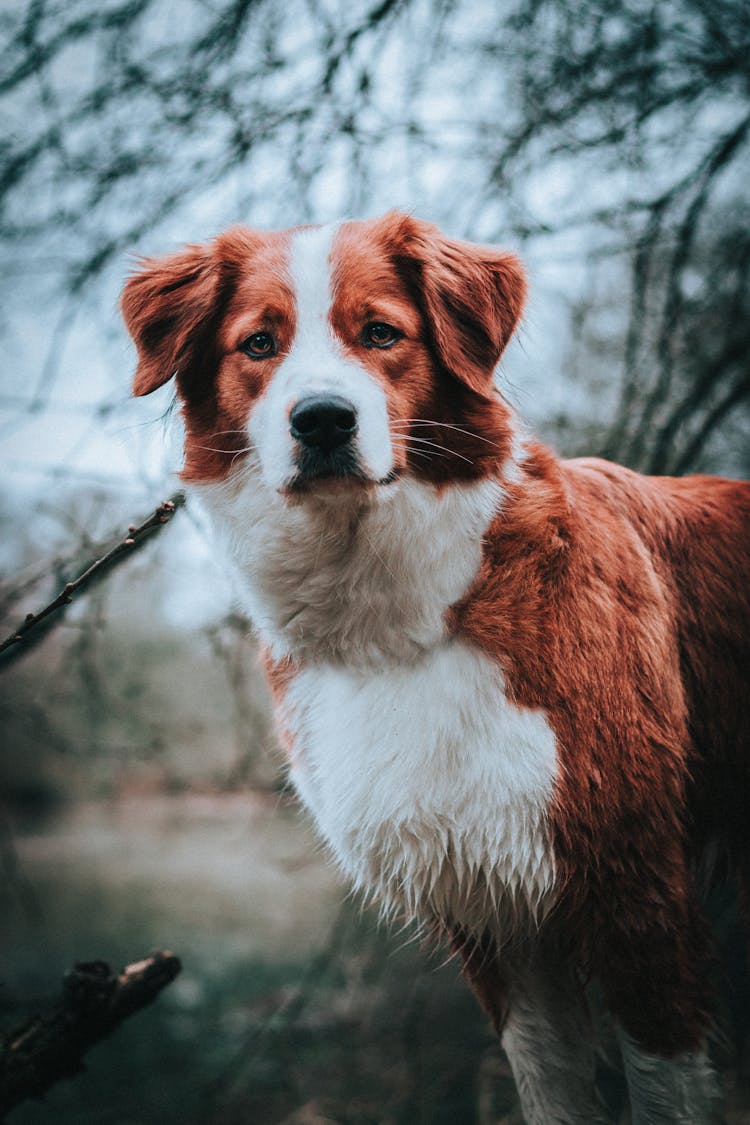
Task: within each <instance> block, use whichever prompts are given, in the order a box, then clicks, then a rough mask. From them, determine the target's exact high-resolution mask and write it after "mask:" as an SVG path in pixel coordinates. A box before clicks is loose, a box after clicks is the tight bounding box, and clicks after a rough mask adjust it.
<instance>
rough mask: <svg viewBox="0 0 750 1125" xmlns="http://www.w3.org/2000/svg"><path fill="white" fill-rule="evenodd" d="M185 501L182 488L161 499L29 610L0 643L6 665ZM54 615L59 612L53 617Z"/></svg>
mask: <svg viewBox="0 0 750 1125" xmlns="http://www.w3.org/2000/svg"><path fill="white" fill-rule="evenodd" d="M184 503H185V494H184V493H183V492H176V493H175V494H174V495H173V496H172V497H171V498H170V499H169V500H164V501H162V503H161V504H160V505H159V506H158V508H157V509H156V511H154V512H152V514H151V515H150V516H149V517H148V518H147V519H146V520H144V521H143V522H142V523H141V524H138V525H136V524H131V525H130V527H129V528H128V531H127V535H126V536H125V537H124V538H122V539H120V540H119V542H117V543H116V544H115V546H113V547H110V548H109V550H107V551H106V553H103V554H101V555H100V557H98V558H96V559H95V561H94V562H92V563H90V564H89V566H87V567H86V568H85V570H83V572H82V573H81V574H79V575H78V577H77V578H74V579H72V580H71V581H69V582H66V583H65V585H64V587H63V589H62V590H61V591H60V593H59V594H58V595H57V597H56V598H53V600H52V601H51V602H49V603H48V604H47V605H46V606H44V608H43V609H40V610H38V611H37V612H36V613H27V614H26V617H25V618H24V620H23V621H22V622H21V624H20V625H19V626H18V628H17V629H15V630H14V631H13V632H12V633H11V634H10V635H9V636H8V637H6V638H5V640H4V641H3V642H2V643H1V644H0V653H6V654H8V655H6V656H5V657H4V660H3V664H4V666H6V667H7V665H8V664H9V663H10V660H11V659H12V658H13V656H14V655H17V654H19V653H21V652H27V651H28V650H29V647H30V644H29V642H28V641H27V637H28V635H29V634H30V633H31V632H32V630H35V634H34V638H33V640H34V639H36V638H41V636H42V635H46V632H47V631H48V629H49V628H50V627H51V626H52V625H54V624H56V623H57V621H59V619H60V615H61V614H62V613H64V612H65V610H66V609H67V607H68V606H69V605H70V603H71V602H72V601H73V599H74V597H75V596H76V595H77V594H80V593H81V592H82V591H84V590H85V589H87V587H89V586H91V585H92V584H93V583H94V582H97V581H99V580H100V579H102V578H104V577H105V576H106V575H108V574H109V573H110V572H111V571H112V570H113V569H114V568H115V567H116V566H119V565H120V563H121V562H122V561H123V560H124V558H125V557H127V556H132V554H133V552H134V551H136V550H138V549H139V548H140V547H141V546H142V545H143V543H144V542H145V541H146V540H147V539H149V538H151V537H152V536H153V535H154V533H155V532H157V531H159V530H160V529H161V528H162V527H163V526H164V525H165V524H167V523H169V521H170V519H171V518H172V516H173V514H174V513H175V511H176V510H177V509H178V508H180V507H182V505H183V504H184ZM110 542H111V541H110ZM53 615H56V616H54V618H53Z"/></svg>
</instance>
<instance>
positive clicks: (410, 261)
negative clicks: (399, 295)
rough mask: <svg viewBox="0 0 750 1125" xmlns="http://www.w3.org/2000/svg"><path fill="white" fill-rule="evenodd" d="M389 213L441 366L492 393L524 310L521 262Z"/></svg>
mask: <svg viewBox="0 0 750 1125" xmlns="http://www.w3.org/2000/svg"><path fill="white" fill-rule="evenodd" d="M386 219H387V220H388V221H390V222H391V223H393V224H394V225H395V224H397V225H398V233H397V235H396V243H397V245H399V251H398V255H397V256H398V259H399V265H400V266H401V267H402V269H404V271H405V272H406V273H407V275H408V274H409V273H411V275H412V278H413V282H414V293H415V297H416V299H417V300H418V301H419V302H420V303H421V305H422V308H423V312H424V314H425V318H426V320H427V323H428V325H429V329H430V332H431V334H432V342H433V345H434V347H435V350H436V352H437V353H438V355H439V357H440V359H441V361H442V363H443V365H444V366H445V367H446V368H447V369H448V371H450V372H451V373H452V374H453V375H455V376H456V377H457V378H458V379H460V380H461V381H462V382H464V383H466V384H467V385H468V386H469V387H471V389H472V390H474V391H476V392H477V393H478V394H482V395H488V394H490V393H491V391H492V386H493V372H494V369H495V366H496V364H497V362H498V360H499V359H500V356H501V355H502V353H503V351H504V349H505V346H506V344H507V343H508V341H509V340H510V338H511V336H512V335H513V331H514V329H515V327H516V324H517V323H518V319H519V317H520V315H521V312H522V310H523V305H524V300H525V297H526V277H525V275H524V271H523V266H522V265H521V263H520V262H519V261H518V259H517V258H516V257H514V256H513V254H509V253H507V252H505V251H502V250H499V249H497V248H496V247H494V246H478V245H476V244H474V243H472V242H461V241H459V240H457V239H451V238H446V237H445V236H444V235H443V234H441V232H440V231H439V230H438V229H437V227H435V226H433V225H432V224H431V223H425V222H422V221H420V220H416V219H412V218H411V217H410V216H408V215H394V214H391V215H389V216H386Z"/></svg>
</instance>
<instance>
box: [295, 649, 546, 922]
mask: <svg viewBox="0 0 750 1125" xmlns="http://www.w3.org/2000/svg"><path fill="white" fill-rule="evenodd" d="M285 724H287V725H288V727H289V728H290V731H291V733H292V734H293V737H294V741H295V746H296V748H297V754H296V757H295V761H294V763H293V767H292V777H293V780H294V784H295V786H296V788H297V790H298V791H299V793H300V795H301V796H302V798H303V800H304V801H305V803H306V804H307V805H308V806H309V808H310V809H311V810H312V812H313V814H314V816H315V819H316V821H317V823H318V826H319V828H320V831H321V832H322V834H323V836H324V837H325V839H326V841H327V843H328V844H329V846H330V848H331V849H332V851H333V854H334V856H335V858H336V860H337V861H338V863H339V864H340V865H341V867H342V868H343V870H344V871H345V872H346V874H347V875H348V876H349V877H350V878H351V879H352V880H353V881H354V883H355V884H356V885H357V886H358V887H360V888H362V889H363V890H364V891H365V892H366V893H368V894H371V895H372V896H373V897H376V898H377V899H379V900H380V902H381V904H382V905H383V906H384V907H385V909H386V910H388V911H392V912H394V913H399V914H404V913H405V914H406V915H408V916H410V917H415V918H418V919H421V920H427V921H429V920H432V919H436V918H437V919H439V920H440V921H442V922H445V923H447V924H451V923H454V924H460V925H461V926H463V927H464V928H465V929H470V930H475V931H478V932H481V931H482V930H484V929H485V927H487V926H488V925H490V926H492V925H493V923H494V922H495V921H496V920H497V921H498V922H499V923H500V925H502V924H503V923H502V919H503V917H504V916H505V915H507V913H508V912H509V911H510V912H512V913H518V912H519V911H524V912H528V911H530V912H531V913H532V914H533V913H535V912H538V911H539V910H540V909H543V908H544V905H545V900H546V899H547V898H548V895H549V892H550V891H551V889H552V884H553V880H554V869H553V862H552V855H551V850H550V845H549V841H548V836H547V830H546V810H547V807H548V804H549V800H550V797H551V795H552V785H553V779H554V775H555V744H554V736H553V733H552V731H551V729H550V727H549V725H548V723H547V721H546V719H545V718H544V716H543V714H542V713H541V712H534V711H529V710H522V709H520V708H518V707H515V706H514V705H512V704H510V703H509V702H508V701H507V700H506V698H505V695H504V693H503V681H502V675H501V672H500V669H499V668H498V666H497V664H496V663H495V662H494V661H492V660H490V659H488V658H487V657H485V656H484V655H483V654H481V653H480V652H478V651H477V650H474V649H472V648H470V647H469V646H467V645H465V644H463V643H462V642H459V641H455V640H453V641H448V642H446V643H444V644H442V645H440V646H439V647H437V648H436V649H434V650H433V651H432V652H431V653H430V654H429V655H426V656H425V657H423V658H422V659H421V660H419V661H418V662H415V663H412V664H410V665H408V666H403V667H393V668H391V669H388V670H383V671H380V672H372V671H369V672H368V671H364V670H360V671H357V670H347V669H343V668H340V667H335V666H332V665H328V666H318V667H313V668H308V669H306V670H304V671H302V672H301V673H300V674H299V675H298V676H296V677H295V679H294V681H293V683H292V685H291V688H290V690H289V694H288V700H287V708H286V709H285Z"/></svg>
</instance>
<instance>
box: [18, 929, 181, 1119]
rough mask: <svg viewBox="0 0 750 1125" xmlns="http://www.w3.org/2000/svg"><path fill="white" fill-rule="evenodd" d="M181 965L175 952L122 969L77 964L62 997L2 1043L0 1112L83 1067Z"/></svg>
mask: <svg viewBox="0 0 750 1125" xmlns="http://www.w3.org/2000/svg"><path fill="white" fill-rule="evenodd" d="M180 969H181V965H180V962H179V959H178V958H177V957H175V956H174V954H173V953H168V952H161V951H157V952H154V953H151V954H150V955H149V956H148V957H146V958H144V960H142V961H136V962H133V963H132V964H130V965H126V966H125V968H124V969H122V970H121V971H120V972H119V973H115V972H114V971H113V970H112V969H111V968H110V966H109V965H107V964H106V963H105V962H104V961H88V962H80V963H79V964H77V965H75V966H74V967H73V969H72V971H71V972H70V973H68V974H67V976H66V977H65V980H64V982H63V994H62V999H61V1000H60V1001H59V1002H58V1003H57V1004H55V1005H54V1007H53V1008H51V1009H50V1010H49V1011H47V1012H44V1013H43V1014H41V1015H38V1016H35V1017H34V1018H33V1019H32V1020H30V1021H29V1022H27V1023H25V1024H24V1025H23V1026H22V1027H19V1028H18V1029H17V1030H16V1031H14V1032H11V1034H10V1035H8V1036H6V1038H5V1040H4V1042H2V1044H0V1115H4V1114H6V1113H7V1112H8V1110H10V1109H12V1108H13V1106H16V1105H18V1104H19V1102H22V1101H25V1100H26V1099H27V1098H38V1097H40V1096H41V1095H42V1094H44V1093H46V1092H47V1090H49V1089H50V1087H52V1086H54V1085H55V1084H56V1083H57V1082H59V1081H61V1079H63V1078H72V1077H73V1076H74V1075H76V1074H78V1073H79V1072H80V1071H81V1070H83V1056H84V1054H85V1053H86V1051H88V1049H89V1048H90V1047H93V1045H94V1044H95V1043H98V1042H99V1040H100V1039H104V1038H105V1037H106V1036H108V1035H110V1034H111V1033H112V1032H113V1031H114V1030H115V1028H116V1027H118V1026H119V1024H121V1023H122V1021H123V1020H125V1019H127V1018H128V1016H132V1015H134V1013H135V1012H138V1011H140V1009H141V1008H145V1007H146V1005H147V1004H150V1003H151V1002H152V1001H153V1000H155V999H156V997H157V996H158V994H159V993H160V992H161V990H162V989H163V988H164V987H165V986H166V985H168V984H171V982H172V981H173V980H174V979H175V977H176V976H177V974H178V973H179V972H180Z"/></svg>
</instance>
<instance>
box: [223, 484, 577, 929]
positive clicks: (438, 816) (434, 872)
mask: <svg viewBox="0 0 750 1125" xmlns="http://www.w3.org/2000/svg"><path fill="white" fill-rule="evenodd" d="M201 491H202V492H203V494H204V498H205V500H206V502H207V507H208V509H209V511H210V512H211V514H212V516H213V518H214V525H215V527H216V529H217V531H218V532H219V534H220V535H221V537H222V538H224V539H225V541H226V543H227V546H228V548H229V552H230V555H231V556H232V557H233V558H234V561H235V563H236V564H237V566H238V569H239V572H240V575H241V579H242V583H243V589H244V596H245V599H246V604H247V607H248V609H249V611H250V613H251V616H252V618H253V621H254V623H255V626H256V628H257V629H258V632H259V633H260V634H261V636H262V637H263V639H264V641H265V642H266V644H267V645H268V646H269V647H270V649H271V651H272V652H273V654H274V655H275V656H276V657H283V656H286V655H291V656H292V657H294V659H295V661H296V662H297V663H298V664H300V665H301V670H300V671H298V672H297V673H296V674H295V675H294V677H293V679H292V681H291V684H290V686H289V688H288V691H287V695H286V703H285V708H284V711H285V713H284V715H283V726H284V728H285V730H286V731H287V732H288V733H289V734H291V735H292V738H293V742H294V747H295V760H294V762H293V768H292V776H293V780H294V783H295V786H296V788H297V789H298V791H299V793H300V795H301V796H302V798H303V800H304V801H305V803H306V804H307V805H308V806H309V808H310V810H311V811H312V813H313V815H314V817H315V819H316V821H317V823H318V827H319V829H320V831H321V833H322V834H323V836H324V837H325V839H326V841H327V842H328V844H329V845H330V847H331V849H332V851H333V853H334V855H335V857H336V859H337V860H338V862H339V864H340V865H341V866H342V868H343V869H344V870H345V872H346V873H347V874H348V875H349V877H350V878H351V879H353V880H354V882H355V883H356V884H357V886H358V887H360V888H362V889H363V890H364V891H365V892H366V893H368V894H371V895H372V896H373V897H375V898H378V899H379V900H380V902H381V904H382V905H383V906H384V908H385V909H386V910H390V911H393V912H394V913H399V914H407V915H409V916H411V917H416V918H419V919H422V920H425V921H432V920H434V919H439V920H440V921H442V922H444V923H447V924H451V923H454V924H457V925H461V926H463V927H464V928H465V929H472V930H476V931H482V930H484V929H485V928H486V927H487V926H488V925H490V926H491V925H493V924H494V923H496V922H497V923H498V924H499V927H500V932H501V933H502V929H503V919H504V916H506V915H507V914H508V913H511V914H512V915H514V916H517V915H518V914H528V913H529V912H531V913H532V914H533V913H534V912H538V911H540V910H542V909H543V908H544V906H545V904H546V901H547V900H548V898H549V892H550V891H551V888H552V884H553V879H554V868H553V861H552V853H551V848H550V844H549V840H548V833H547V828H546V814H547V809H548V807H549V802H550V799H551V796H552V788H553V781H554V777H555V769H556V759H555V743H554V736H553V733H552V731H551V729H550V727H549V725H548V723H547V721H546V719H545V717H544V715H543V714H542V713H541V712H534V711H529V710H522V709H520V708H518V707H516V706H514V705H513V704H511V703H510V702H508V700H507V699H506V696H505V693H504V683H503V677H502V672H501V669H500V667H499V665H498V664H497V663H496V662H495V661H493V660H490V659H489V658H488V657H486V656H484V655H483V654H482V653H481V652H479V651H478V650H476V649H474V648H471V647H469V646H468V645H466V644H464V643H462V642H460V641H458V640H455V639H451V638H449V637H448V636H447V635H446V629H445V614H446V611H447V610H448V608H449V607H450V606H451V605H452V604H454V603H455V602H456V601H457V600H458V599H459V598H460V597H462V596H463V594H465V592H466V591H467V589H468V588H469V586H470V585H471V582H472V581H473V580H474V578H475V576H476V573H477V571H478V569H479V566H480V563H481V551H482V538H483V536H484V534H485V532H486V530H487V527H488V525H489V523H490V521H491V520H492V518H493V516H494V515H495V513H496V512H497V509H498V506H499V505H500V504H501V503H502V496H503V491H502V487H501V485H500V483H499V482H498V481H496V480H486V481H483V482H480V483H477V484H475V485H467V486H454V487H452V488H446V489H443V490H436V489H434V488H432V487H431V486H427V485H424V484H421V483H419V482H418V481H413V480H405V481H402V482H400V483H399V484H398V485H397V486H394V487H393V489H392V491H390V492H389V493H388V494H387V495H386V497H385V499H384V500H382V501H378V502H376V503H367V504H365V503H364V502H363V503H361V504H359V505H357V504H353V503H351V502H350V503H349V504H347V503H340V502H333V503H315V502H312V501H311V502H307V503H305V504H304V505H301V506H296V507H295V506H285V505H283V504H280V502H279V497H278V495H277V494H275V493H273V491H271V490H269V489H267V488H266V487H265V485H264V483H263V480H262V478H261V476H260V474H259V473H257V472H256V471H254V466H253V464H252V463H251V464H249V465H248V466H247V468H246V469H245V470H244V471H243V473H242V475H241V476H240V477H239V478H238V479H237V480H233V481H230V482H227V483H226V484H224V485H218V486H207V487H205V488H203V489H202V490H201Z"/></svg>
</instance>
